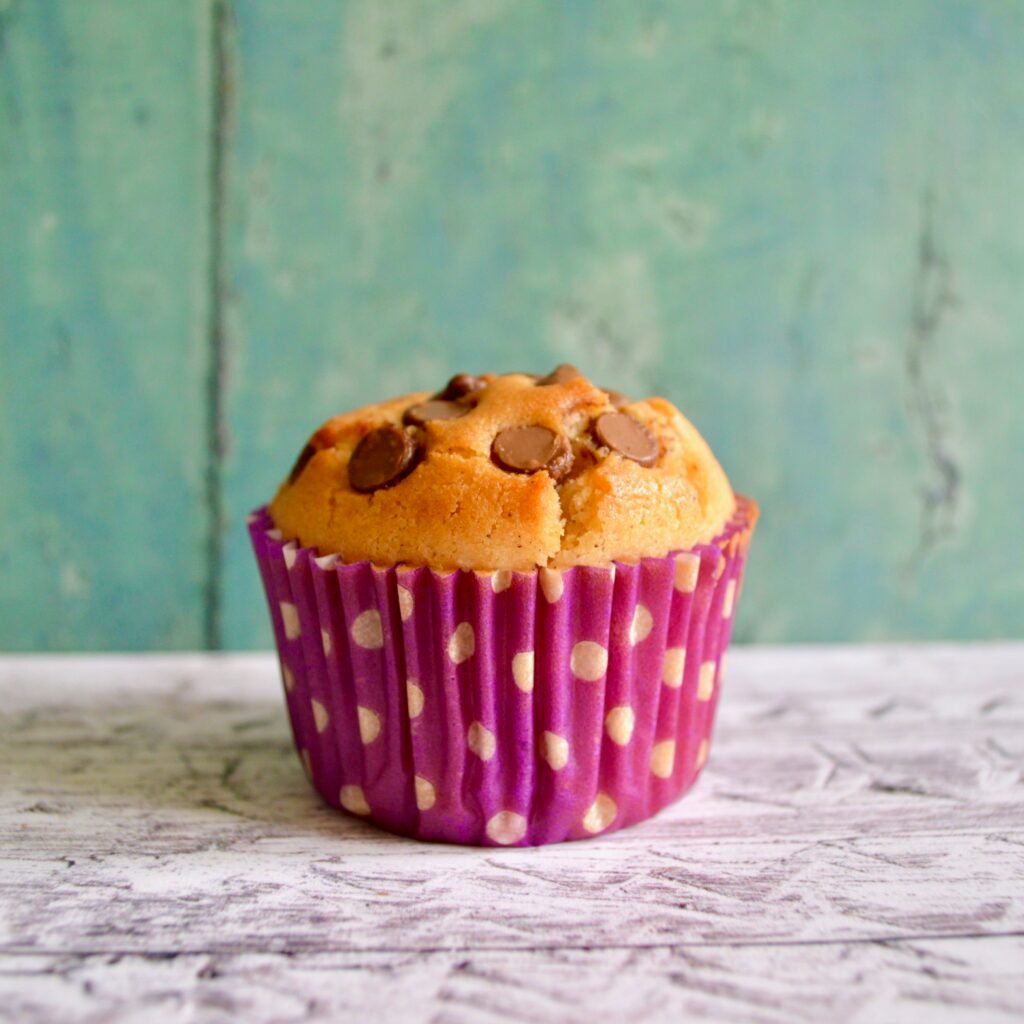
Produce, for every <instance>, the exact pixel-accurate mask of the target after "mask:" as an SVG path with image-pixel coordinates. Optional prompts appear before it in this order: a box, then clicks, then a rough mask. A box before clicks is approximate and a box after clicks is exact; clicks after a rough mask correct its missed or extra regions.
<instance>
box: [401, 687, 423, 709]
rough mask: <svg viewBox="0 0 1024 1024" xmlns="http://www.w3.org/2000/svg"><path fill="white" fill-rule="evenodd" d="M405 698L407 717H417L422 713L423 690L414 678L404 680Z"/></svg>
mask: <svg viewBox="0 0 1024 1024" xmlns="http://www.w3.org/2000/svg"><path fill="white" fill-rule="evenodd" d="M405 699H406V703H407V704H408V706H409V717H410V718H419V717H420V715H422V714H423V690H422V689H421V688H420V685H419V683H417V682H416V680H415V679H409V680H407V681H406V684H405Z"/></svg>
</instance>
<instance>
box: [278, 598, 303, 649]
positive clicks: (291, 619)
mask: <svg viewBox="0 0 1024 1024" xmlns="http://www.w3.org/2000/svg"><path fill="white" fill-rule="evenodd" d="M281 621H282V622H283V623H284V635H285V639H286V640H295V639H297V638H298V637H300V636H301V635H302V626H301V625H299V609H298V608H296V607H295V605H293V604H292V603H291V601H282V602H281Z"/></svg>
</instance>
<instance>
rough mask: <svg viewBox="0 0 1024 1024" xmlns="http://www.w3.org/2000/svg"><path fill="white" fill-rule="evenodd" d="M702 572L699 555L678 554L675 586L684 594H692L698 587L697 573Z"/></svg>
mask: <svg viewBox="0 0 1024 1024" xmlns="http://www.w3.org/2000/svg"><path fill="white" fill-rule="evenodd" d="M699 572H700V558H699V557H698V556H697V555H691V554H688V553H686V554H682V555H676V572H675V581H674V582H675V587H676V590H678V591H680V592H681V593H683V594H692V593H693V592H694V591H695V590H696V589H697V575H698V573H699Z"/></svg>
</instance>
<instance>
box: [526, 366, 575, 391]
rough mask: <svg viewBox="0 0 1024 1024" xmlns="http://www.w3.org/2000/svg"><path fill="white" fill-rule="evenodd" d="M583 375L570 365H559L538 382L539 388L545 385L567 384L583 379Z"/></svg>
mask: <svg viewBox="0 0 1024 1024" xmlns="http://www.w3.org/2000/svg"><path fill="white" fill-rule="evenodd" d="M582 376H583V374H582V373H580V371H579V370H577V369H576V367H575V366H573V365H572V364H570V363H559V365H558V366H556V367H555V368H554V369H553V370H552V371H551V372H550V373H549V374H548V375H547V376H546V377H541V379H540V380H539V381H537V386H538V387H540V386H542V385H544V384H565V383H566V382H567V381H570V380H575V379H576V378H577V377H582Z"/></svg>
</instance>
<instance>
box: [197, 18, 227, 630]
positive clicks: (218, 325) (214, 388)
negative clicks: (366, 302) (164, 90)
mask: <svg viewBox="0 0 1024 1024" xmlns="http://www.w3.org/2000/svg"><path fill="white" fill-rule="evenodd" d="M228 17H229V11H228V7H227V0H212V2H211V4H210V82H211V97H210V118H211V132H210V159H209V167H208V175H209V180H208V185H207V189H208V203H209V208H208V210H207V217H208V225H207V230H208V244H209V254H208V273H209V281H208V289H209V311H208V320H207V328H206V342H207V371H206V474H205V476H206V479H205V501H206V512H207V536H206V552H205V556H206V557H205V570H206V573H205V578H204V580H203V643H204V646H205V647H206V648H207V650H217V649H219V648H220V646H221V643H222V639H223V638H222V635H221V612H222V600H223V591H222V583H221V575H222V570H223V564H224V457H225V454H226V452H227V439H228V438H227V420H226V417H225V410H224V400H225V384H226V375H227V357H226V351H225V349H226V345H225V327H224V294H225V285H226V266H225V252H224V218H225V215H226V210H225V199H226V189H227V181H226V174H225V150H226V146H227V139H228V121H229V117H230V112H231V75H230V70H231V69H230V56H229V52H228Z"/></svg>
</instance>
